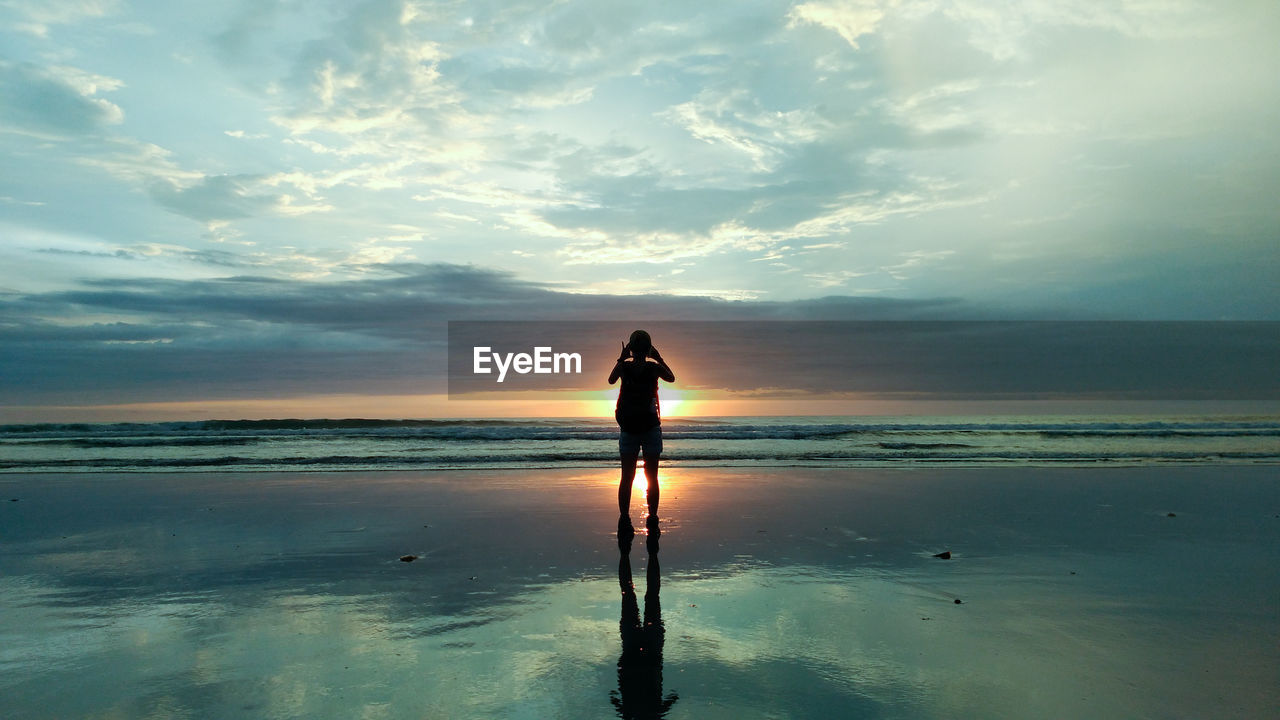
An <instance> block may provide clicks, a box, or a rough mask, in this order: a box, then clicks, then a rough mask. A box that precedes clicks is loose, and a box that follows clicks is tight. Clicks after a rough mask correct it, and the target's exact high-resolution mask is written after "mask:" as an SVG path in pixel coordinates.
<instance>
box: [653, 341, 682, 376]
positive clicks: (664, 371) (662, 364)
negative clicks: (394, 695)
mask: <svg viewBox="0 0 1280 720" xmlns="http://www.w3.org/2000/svg"><path fill="white" fill-rule="evenodd" d="M649 357H651V358H653V359H654V361H655V362H656V363H657V364H658V377H660V378H662V379H663V380H666V381H667V382H675V381H676V374H675V373H673V372H671V368H669V367H667V361H666V360H663V359H662V355H661V354H659V353H658V348H656V347H655V348H649Z"/></svg>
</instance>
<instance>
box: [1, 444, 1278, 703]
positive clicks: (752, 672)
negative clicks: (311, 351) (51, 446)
mask: <svg viewBox="0 0 1280 720" xmlns="http://www.w3.org/2000/svg"><path fill="white" fill-rule="evenodd" d="M642 485H643V483H642V482H641V483H637V486H642ZM663 488H664V489H663V503H662V509H661V515H662V519H661V523H660V525H659V527H660V528H661V535H660V537H651V536H648V535H646V528H645V525H644V518H643V513H642V512H641V510H642V508H643V499H642V497H641V494H642V488H641V487H637V491H636V496H635V498H634V502H633V505H632V516H633V519H634V520H635V524H636V531H637V535H636V537H635V539H634V541H633V542H632V543H631V546H630V549H629V552H628V553H626V554H625V555H624V554H623V553H622V552H621V551H620V549H619V544H618V540H617V537H616V529H617V525H616V475H615V472H614V471H610V470H600V471H594V470H593V471H586V472H584V471H576V470H530V471H528V472H523V473H511V472H508V471H501V472H497V471H466V472H430V473H372V474H361V473H335V474H295V473H259V474H230V473H228V474H195V473H190V474H135V475H74V474H59V475H7V476H0V607H3V608H4V611H3V613H0V716H3V717H5V718H53V717H114V716H120V717H133V718H142V717H193V718H195V717H198V718H219V717H228V718H230V717H311V718H315V717H333V718H349V717H388V718H395V717H428V718H470V717H475V718H492V717H584V718H595V717H617V716H619V715H620V714H625V715H627V716H635V717H646V716H648V717H654V716H657V715H659V714H661V713H665V717H669V718H786V717H794V718H803V717H826V716H838V717H853V718H879V717H902V718H908V717H909V718H955V717H984V718H1042V717H1058V718H1139V717H1187V718H1194V717H1218V718H1225V717H1240V718H1248V717H1267V716H1269V714H1270V713H1271V712H1273V711H1274V709H1275V708H1276V707H1278V706H1280V644H1277V642H1276V638H1277V637H1280V572H1278V571H1277V568H1278V567H1280V469H1277V468H1276V467H1259V466H1255V467H1160V468H1099V469H1096V470H1095V469H1080V468H1070V469H1050V468H991V469H951V468H911V469H902V470H898V469H875V470H861V469H841V470H813V469H801V470H777V469H752V470H720V469H716V470H708V469H669V470H667V471H666V472H665V473H664V476H663ZM10 499H16V500H17V502H11V501H10ZM655 551H656V552H655ZM943 551H950V552H951V558H950V559H949V560H943V559H939V558H936V557H934V555H935V554H937V553H941V552H943ZM408 555H413V556H416V559H414V560H413V561H412V562H403V561H401V559H400V558H401V557H402V556H408ZM659 561H660V562H659ZM632 584H633V585H634V595H631V594H628V593H627V592H624V589H626V588H629V587H631V586H632ZM957 599H958V600H960V601H961V602H960V603H959V604H957V603H956V602H955V601H956V600H957Z"/></svg>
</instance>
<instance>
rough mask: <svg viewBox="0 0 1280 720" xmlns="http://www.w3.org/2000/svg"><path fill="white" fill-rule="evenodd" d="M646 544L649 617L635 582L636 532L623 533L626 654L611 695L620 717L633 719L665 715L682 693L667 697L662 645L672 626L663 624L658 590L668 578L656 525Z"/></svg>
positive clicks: (621, 576)
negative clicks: (660, 564)
mask: <svg viewBox="0 0 1280 720" xmlns="http://www.w3.org/2000/svg"><path fill="white" fill-rule="evenodd" d="M645 548H646V549H647V550H648V551H649V566H648V570H647V571H646V572H645V590H644V620H643V621H641V619H640V607H639V604H638V603H637V602H636V589H635V586H634V585H633V584H632V582H631V535H630V534H629V533H619V535H618V550H619V551H620V553H619V554H620V555H621V558H620V559H619V561H618V584H619V585H620V586H621V587H622V619H621V621H619V623H618V629H619V633H620V634H621V635H622V656H621V657H619V658H618V689H617V690H614V691H613V692H611V693H609V699H610V700H611V701H612V702H613V706H614V707H615V708H617V710H618V716H619V717H622V718H626V719H627V720H631V719H632V718H635V719H636V720H641V719H645V720H647V719H650V718H661V717H664V716H665V715H666V714H667V711H668V710H670V709H671V706H672V705H674V704H675V702H676V698H677V696H676V694H675V693H670V694H669V695H667V697H665V698H664V697H663V696H662V644H663V640H664V637H665V634H666V629H665V628H664V627H663V624H662V603H661V600H660V599H659V597H658V592H659V590H660V589H661V586H662V577H661V574H660V572H661V571H660V569H659V567H658V531H657V528H656V527H655V528H651V529H650V531H649V536H648V539H647V540H646V541H645Z"/></svg>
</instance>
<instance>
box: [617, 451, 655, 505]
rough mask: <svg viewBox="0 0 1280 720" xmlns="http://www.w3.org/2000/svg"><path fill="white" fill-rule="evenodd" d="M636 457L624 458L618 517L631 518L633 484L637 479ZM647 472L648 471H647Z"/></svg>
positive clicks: (625, 456)
mask: <svg viewBox="0 0 1280 720" xmlns="http://www.w3.org/2000/svg"><path fill="white" fill-rule="evenodd" d="M637 457H638V456H636V455H623V456H622V479H621V480H620V481H619V482H618V517H620V518H625V517H630V516H631V483H632V481H634V480H635V479H636V458H637ZM646 472H648V470H647V469H646Z"/></svg>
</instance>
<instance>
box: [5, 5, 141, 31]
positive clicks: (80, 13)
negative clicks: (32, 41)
mask: <svg viewBox="0 0 1280 720" xmlns="http://www.w3.org/2000/svg"><path fill="white" fill-rule="evenodd" d="M119 6H120V3H119V2H118V0H59V1H58V2H47V0H4V2H0V8H3V9H5V10H7V11H8V12H10V13H12V14H14V15H16V16H18V17H19V18H20V20H19V21H18V22H17V23H16V24H15V26H14V27H15V29H17V30H19V31H21V32H25V33H29V34H31V35H35V36H37V37H42V38H43V37H46V36H48V34H49V30H50V28H51V26H54V25H70V24H73V23H78V22H81V21H84V20H91V19H96V18H100V17H105V16H107V15H111V14H113V13H114V12H115V11H116V10H117V8H119Z"/></svg>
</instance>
